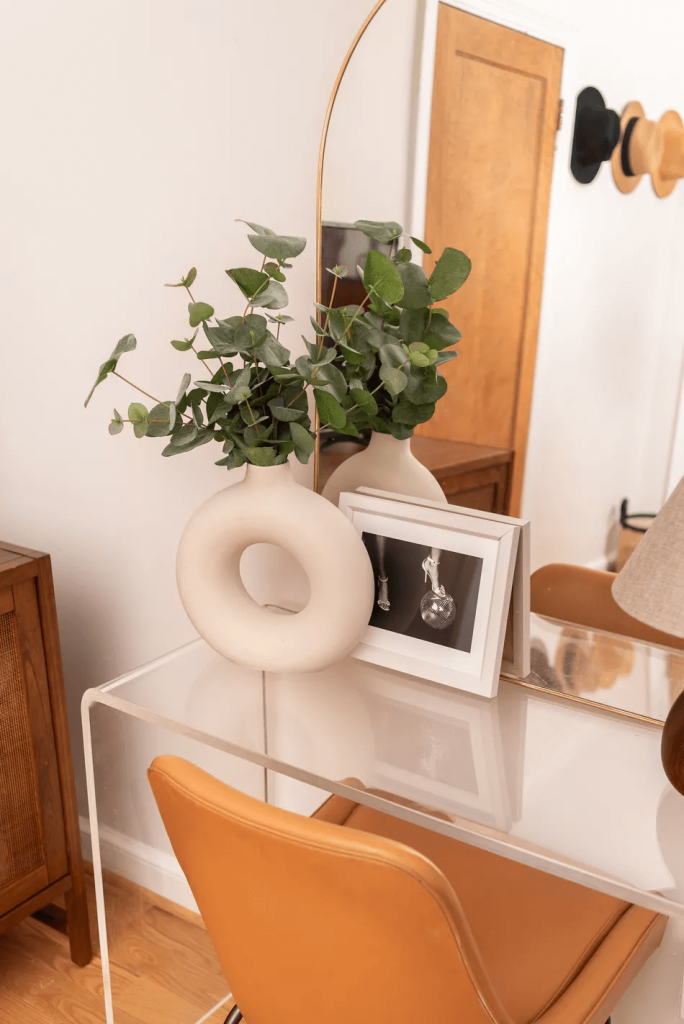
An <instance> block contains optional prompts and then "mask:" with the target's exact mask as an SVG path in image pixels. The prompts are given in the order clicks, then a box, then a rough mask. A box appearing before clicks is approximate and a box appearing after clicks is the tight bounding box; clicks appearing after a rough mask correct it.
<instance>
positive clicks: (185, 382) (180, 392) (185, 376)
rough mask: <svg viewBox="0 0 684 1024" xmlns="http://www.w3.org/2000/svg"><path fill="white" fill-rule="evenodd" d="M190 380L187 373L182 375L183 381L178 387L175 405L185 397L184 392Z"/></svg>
mask: <svg viewBox="0 0 684 1024" xmlns="http://www.w3.org/2000/svg"><path fill="white" fill-rule="evenodd" d="M191 380H192V377H191V376H190V374H189V373H184V374H183V379H182V381H181V382H180V387H179V388H178V394H177V395H176V405H178V403H179V402H180V401H181V399H183V398H184V397H185V392H186V391H187V390H188V384H189V383H190V381H191Z"/></svg>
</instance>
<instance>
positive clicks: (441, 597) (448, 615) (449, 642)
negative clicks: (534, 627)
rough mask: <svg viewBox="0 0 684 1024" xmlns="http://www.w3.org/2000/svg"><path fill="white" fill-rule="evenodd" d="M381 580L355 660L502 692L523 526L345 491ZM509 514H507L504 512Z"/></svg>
mask: <svg viewBox="0 0 684 1024" xmlns="http://www.w3.org/2000/svg"><path fill="white" fill-rule="evenodd" d="M340 508H341V509H342V511H344V512H345V514H346V515H347V516H348V517H349V519H351V521H352V523H353V524H354V526H355V528H356V529H357V530H358V532H359V533H360V534H361V538H362V540H363V542H364V545H365V548H366V551H367V552H368V555H369V558H370V561H371V565H372V568H373V576H374V581H375V595H374V602H373V609H372V612H371V616H370V621H369V623H368V630H367V632H366V634H365V636H364V637H363V639H362V641H361V643H360V644H359V646H358V648H357V649H356V650H355V651H354V652H353V653H354V657H357V658H361V659H363V660H366V661H370V662H373V663H375V664H378V665H385V666H387V667H388V668H393V669H396V670H397V671H401V672H405V673H407V674H410V675H415V676H418V677H422V678H425V679H432V680H434V681H435V682H439V683H442V684H445V685H447V686H453V687H456V688H459V689H462V690H466V691H469V692H471V693H477V694H481V695H483V696H487V697H492V696H495V694H496V691H497V687H498V681H499V673H500V670H501V661H502V654H503V644H504V637H505V634H506V622H507V618H508V612H509V606H510V602H511V590H512V582H513V574H514V569H515V564H516V554H517V549H518V541H519V536H520V527H519V526H518V525H515V524H513V523H511V522H506V521H493V520H492V519H489V518H480V517H479V516H478V515H477V513H475V514H473V513H472V510H468V514H460V513H465V511H466V510H458V509H456V508H454V507H453V506H450V505H447V504H446V503H445V504H444V505H440V504H438V503H436V502H434V503H429V506H428V505H427V504H426V505H425V506H423V505H416V504H413V503H412V502H411V499H410V498H407V499H406V501H402V496H401V495H384V496H382V497H380V496H377V495H374V494H367V493H363V492H360V491H359V492H354V493H348V492H347V493H343V494H342V495H340ZM502 518H503V517H502Z"/></svg>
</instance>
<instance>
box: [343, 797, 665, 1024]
mask: <svg viewBox="0 0 684 1024" xmlns="http://www.w3.org/2000/svg"><path fill="white" fill-rule="evenodd" d="M344 824H345V826H346V827H348V828H354V829H358V830H360V831H362V832H372V833H373V834H374V835H378V836H385V837H386V838H388V839H392V840H394V841H396V842H400V843H404V844H405V845H406V846H410V847H412V848H413V849H414V850H417V851H419V852H420V853H422V854H423V855H424V856H426V857H427V858H428V859H429V860H431V861H432V862H433V864H435V865H437V867H438V868H440V870H441V871H442V872H443V873H444V875H446V877H447V879H448V880H449V882H450V884H451V886H452V887H453V889H454V891H455V893H456V895H457V896H458V898H459V900H460V903H461V905H462V907H463V910H464V913H465V916H466V918H467V919H468V923H469V925H470V927H471V930H472V934H473V937H474V939H475V942H476V944H477V946H478V948H479V952H480V955H481V957H482V960H483V961H484V964H485V967H486V969H487V972H488V974H489V977H490V980H491V982H492V985H493V987H494V989H495V990H496V991H497V993H498V995H499V998H500V999H501V1002H502V1003H503V1005H504V1007H505V1008H506V1010H507V1011H508V1013H509V1014H510V1017H511V1018H512V1020H513V1021H514V1022H515V1024H530V1022H532V1021H535V1020H537V1019H538V1018H539V1017H540V1016H541V1015H542V1014H543V1013H545V1011H547V1010H548V1009H549V1007H551V1006H553V1005H554V1004H555V1003H556V1002H557V1000H558V999H559V998H560V997H561V996H562V994H563V993H564V992H566V990H567V989H568V988H569V987H570V986H571V985H572V983H573V981H575V979H577V978H578V976H579V975H580V973H581V971H582V969H583V968H584V966H585V965H586V964H587V963H588V961H589V960H590V959H591V958H592V957H593V956H594V954H595V952H596V951H597V949H598V948H599V947H600V946H601V944H602V943H603V942H604V940H605V939H606V936H608V935H609V933H610V932H611V930H612V929H613V928H614V927H615V925H616V924H617V922H618V921H620V920H621V919H622V918H625V915H627V918H626V920H627V927H628V931H629V935H628V936H627V942H628V945H629V944H630V943H632V940H633V944H634V946H635V949H636V948H638V944H639V940H640V939H641V938H642V936H645V935H646V933H647V932H648V930H649V928H650V927H651V926H652V925H653V922H654V919H657V918H658V917H659V915H657V914H655V913H652V912H650V911H646V910H643V909H640V908H632V907H631V904H628V903H625V902H623V901H621V900H618V899H615V898H614V897H612V896H606V895H604V894H603V893H599V892H596V891H594V890H593V889H587V888H584V887H583V886H580V885H576V884H574V883H572V882H567V881H565V880H564V879H561V878H557V877H555V876H553V875H550V874H547V873H546V872H542V871H537V870H535V869H533V868H529V867H526V866H525V865H523V864H518V863H516V862H515V861H512V860H508V859H507V858H505V857H499V856H496V855H495V854H492V853H488V852H486V851H484V850H480V849H478V848H477V847H475V846H470V845H468V844H467V843H462V842H458V841H457V840H455V839H450V838H447V837H446V836H443V835H440V834H439V833H437V832H431V831H429V830H427V829H424V828H421V827H419V826H418V825H412V824H410V823H408V822H406V821H402V820H401V819H399V818H395V817H392V816H390V815H387V814H382V813H381V812H379V811H375V810H373V809H372V808H369V807H364V806H361V805H357V806H356V808H355V809H354V810H353V811H352V812H351V814H350V815H349V817H348V818H347V819H346V821H345V822H344ZM628 912H629V913H628ZM663 924H664V922H663ZM620 931H621V935H623V936H624V932H625V925H624V924H623V925H622V926H621V929H620ZM632 933H634V934H632ZM606 945H608V944H606ZM621 948H624V943H623V942H621ZM649 952H650V950H649ZM610 960H611V958H610V957H605V956H604V957H603V961H604V962H606V961H607V969H606V970H605V972H604V973H605V975H606V977H605V984H603V988H604V990H605V989H606V988H607V987H608V986H609V984H612V982H613V980H614V979H613V975H615V976H616V977H617V976H618V975H619V974H620V973H622V968H623V967H624V960H623V961H622V962H619V960H618V959H617V957H616V958H615V960H616V962H615V964H614V965H611V963H610ZM613 966H614V971H613V974H611V970H612V967H613ZM635 970H636V967H635ZM593 973H594V975H595V972H593ZM595 982H596V979H595V977H594V978H593V979H592V983H593V984H594V987H596V986H595ZM600 987H601V985H599V988H600ZM600 994H601V993H600V992H599V993H597V998H598V996H599V995H600ZM566 1001H569V999H568V1000H566ZM553 1016H554V1020H555V1019H556V1015H555V1014H554V1015H553ZM560 1019H563V1020H565V1019H566V1018H565V1015H561V1017H560ZM568 1019H569V1018H568ZM587 1019H588V1018H587ZM591 1019H593V1018H591ZM604 1019H605V1018H604Z"/></svg>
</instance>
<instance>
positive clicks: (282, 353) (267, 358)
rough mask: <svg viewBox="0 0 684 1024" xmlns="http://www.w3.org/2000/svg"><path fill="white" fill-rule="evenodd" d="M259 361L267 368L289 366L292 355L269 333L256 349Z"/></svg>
mask: <svg viewBox="0 0 684 1024" xmlns="http://www.w3.org/2000/svg"><path fill="white" fill-rule="evenodd" d="M254 351H255V353H256V357H257V359H259V360H260V361H261V362H262V363H264V364H265V365H266V366H269V367H270V366H287V364H288V363H289V361H290V353H289V351H288V349H286V348H285V346H284V345H281V344H280V342H279V341H278V340H277V339H276V338H275V337H274V336H273V335H272V334H271V333H270V331H269V332H268V333H267V335H266V337H265V338H264V339H263V341H262V342H261V343H260V344H259V345H257V346H256V348H255V349H254Z"/></svg>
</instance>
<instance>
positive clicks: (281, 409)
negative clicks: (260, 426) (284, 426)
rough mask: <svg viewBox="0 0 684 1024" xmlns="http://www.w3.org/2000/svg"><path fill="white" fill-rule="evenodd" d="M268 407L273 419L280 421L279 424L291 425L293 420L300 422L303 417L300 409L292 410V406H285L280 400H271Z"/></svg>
mask: <svg viewBox="0 0 684 1024" xmlns="http://www.w3.org/2000/svg"><path fill="white" fill-rule="evenodd" d="M268 407H269V409H270V410H271V412H272V413H273V415H274V416H275V418H276V419H277V420H280V422H281V423H293V422H295V420H301V418H302V416H303V415H304V412H303V410H302V409H293V408H292V406H287V405H285V403H284V402H283V400H282V398H273V399H271V401H270V402H269V403H268Z"/></svg>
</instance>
